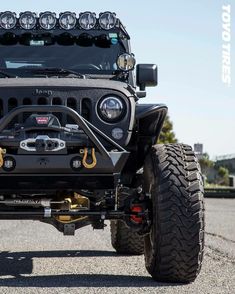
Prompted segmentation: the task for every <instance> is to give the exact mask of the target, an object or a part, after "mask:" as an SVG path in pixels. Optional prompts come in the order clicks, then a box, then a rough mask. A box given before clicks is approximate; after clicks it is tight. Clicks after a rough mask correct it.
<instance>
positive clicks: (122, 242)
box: [111, 220, 144, 255]
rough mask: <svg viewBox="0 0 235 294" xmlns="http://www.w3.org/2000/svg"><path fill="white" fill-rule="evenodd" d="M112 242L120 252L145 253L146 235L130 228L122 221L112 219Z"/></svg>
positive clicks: (130, 253) (129, 253)
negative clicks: (141, 234)
mask: <svg viewBox="0 0 235 294" xmlns="http://www.w3.org/2000/svg"><path fill="white" fill-rule="evenodd" d="M111 243H112V246H113V248H114V249H115V250H116V252H117V253H119V254H128V255H141V254H143V253H144V237H143V236H140V235H139V234H137V233H136V232H134V231H132V230H131V229H129V228H128V227H127V226H126V225H125V223H124V222H122V221H119V220H117V221H111Z"/></svg>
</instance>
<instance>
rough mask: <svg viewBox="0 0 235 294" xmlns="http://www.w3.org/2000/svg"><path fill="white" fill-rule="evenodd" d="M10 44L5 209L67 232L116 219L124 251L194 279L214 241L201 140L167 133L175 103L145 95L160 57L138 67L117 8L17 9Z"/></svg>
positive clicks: (3, 123) (114, 228) (1, 158)
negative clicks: (180, 140)
mask: <svg viewBox="0 0 235 294" xmlns="http://www.w3.org/2000/svg"><path fill="white" fill-rule="evenodd" d="M0 52H1V54H0V219H9V220H11V219H19V220H22V219H33V220H39V221H42V222H45V223H48V224H51V225H53V226H55V227H56V228H57V229H58V230H59V231H61V232H63V233H64V234H65V235H73V234H74V232H75V230H76V229H78V228H81V227H83V226H86V225H91V226H92V227H93V228H94V229H103V228H104V226H105V223H104V221H105V220H110V221H111V239H112V245H113V247H114V248H115V249H116V251H117V252H118V253H121V254H143V253H144V255H145V263H146V268H147V270H148V272H149V273H150V274H151V275H152V277H153V278H154V279H156V280H158V281H169V282H191V281H193V280H194V279H195V278H196V276H197V275H198V273H199V271H200V268H201V262H202V257H203V248H204V207H203V185H202V178H201V173H200V167H199V164H198V161H197V158H196V157H195V155H194V153H193V151H192V149H191V147H189V146H187V145H184V144H166V145H160V144H157V141H158V137H159V134H160V132H161V128H162V125H163V123H164V119H165V117H166V113H167V107H166V106H165V105H163V104H140V103H139V99H140V98H143V97H145V95H146V92H145V88H146V87H147V86H156V85H157V66H156V65H154V64H139V65H137V66H136V77H135V74H134V68H135V58H134V55H133V54H132V53H131V49H130V37H129V35H128V33H127V31H126V29H125V27H124V26H123V25H122V23H121V22H120V20H119V19H117V18H116V16H115V14H114V13H111V12H104V13H101V14H100V15H99V16H98V17H96V15H95V14H94V13H90V12H84V13H80V14H79V15H76V14H75V13H71V12H64V13H61V14H60V15H59V17H58V18H57V17H56V15H55V14H54V13H51V12H44V13H41V14H40V15H39V16H36V14H35V13H32V12H29V11H27V12H24V13H21V14H20V15H19V16H18V17H17V16H16V14H15V13H12V12H10V11H6V12H3V13H0ZM137 86H138V87H139V88H138V90H137Z"/></svg>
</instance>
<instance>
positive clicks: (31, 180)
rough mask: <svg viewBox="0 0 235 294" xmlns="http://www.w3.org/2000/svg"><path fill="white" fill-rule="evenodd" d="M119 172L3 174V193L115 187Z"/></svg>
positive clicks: (1, 187)
mask: <svg viewBox="0 0 235 294" xmlns="http://www.w3.org/2000/svg"><path fill="white" fill-rule="evenodd" d="M118 177H119V174H89V175H84V174H80V175H78V174H77V175H76V174H60V175H56V174H34V175H31V174H23V175H9V174H5V175H1V176H0V192H1V193H3V194H4V193H18V192H19V191H20V193H31V194H33V193H38V192H42V193H47V192H48V193H49V192H50V193H55V192H57V191H76V190H78V189H89V190H96V189H114V188H115V186H116V182H117V179H118Z"/></svg>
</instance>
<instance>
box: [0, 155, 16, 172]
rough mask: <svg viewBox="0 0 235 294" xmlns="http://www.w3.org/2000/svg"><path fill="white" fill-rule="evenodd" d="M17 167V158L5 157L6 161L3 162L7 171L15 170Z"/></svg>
mask: <svg viewBox="0 0 235 294" xmlns="http://www.w3.org/2000/svg"><path fill="white" fill-rule="evenodd" d="M15 167H16V162H15V159H14V158H13V157H10V156H6V157H4V163H3V166H2V168H3V169H4V170H5V171H8V172H9V171H13V170H14V169H15Z"/></svg>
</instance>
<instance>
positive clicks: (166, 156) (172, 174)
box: [144, 144, 204, 283]
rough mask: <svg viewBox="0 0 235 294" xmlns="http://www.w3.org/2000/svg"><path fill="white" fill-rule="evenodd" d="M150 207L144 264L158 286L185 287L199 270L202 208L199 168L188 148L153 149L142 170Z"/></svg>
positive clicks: (201, 186) (201, 243)
mask: <svg viewBox="0 0 235 294" xmlns="http://www.w3.org/2000/svg"><path fill="white" fill-rule="evenodd" d="M144 180H145V189H146V192H149V194H150V197H151V204H152V213H151V214H152V226H151V232H150V234H148V235H147V236H145V252H144V254H145V264H146V268H147V270H148V272H149V273H150V274H151V276H152V277H153V278H154V279H155V280H157V281H161V282H180V283H189V282H192V281H194V280H195V278H196V277H197V275H198V274H199V272H200V269H201V263H202V259H203V250H204V203H203V193H204V191H203V183H202V177H201V172H200V166H199V163H198V161H197V158H196V156H195V154H194V152H193V151H192V148H191V147H189V146H187V145H182V144H166V145H156V146H154V147H153V148H152V150H151V152H150V153H149V155H148V156H147V158H146V161H145V167H144Z"/></svg>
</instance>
